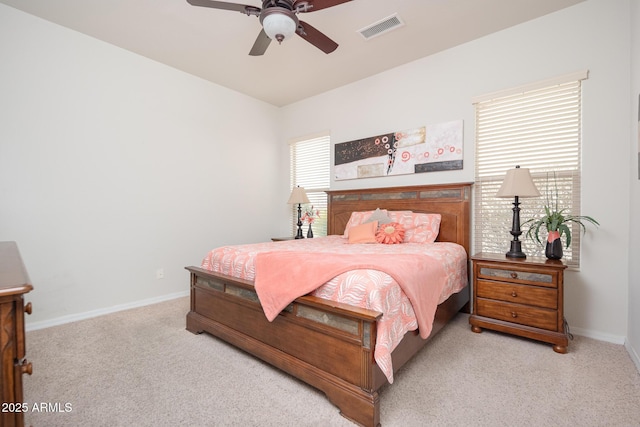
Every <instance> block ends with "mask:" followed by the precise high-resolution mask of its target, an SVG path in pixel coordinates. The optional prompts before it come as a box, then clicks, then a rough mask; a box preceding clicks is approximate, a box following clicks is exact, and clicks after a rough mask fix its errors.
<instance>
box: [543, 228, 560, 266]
mask: <svg viewBox="0 0 640 427" xmlns="http://www.w3.org/2000/svg"><path fill="white" fill-rule="evenodd" d="M544 254H545V255H546V256H547V258H549V259H560V258H562V240H560V232H559V231H557V230H556V231H550V232H549V236H548V237H547V247H546V248H545V250H544Z"/></svg>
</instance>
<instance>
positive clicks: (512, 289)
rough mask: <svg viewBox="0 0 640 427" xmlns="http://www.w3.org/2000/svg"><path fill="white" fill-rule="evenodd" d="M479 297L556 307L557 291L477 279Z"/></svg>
mask: <svg viewBox="0 0 640 427" xmlns="http://www.w3.org/2000/svg"><path fill="white" fill-rule="evenodd" d="M476 286H477V287H478V289H477V291H476V292H477V295H478V297H479V298H489V299H496V300H500V301H507V302H513V303H517V304H527V305H535V306H537V307H544V308H552V309H554V310H555V309H557V308H558V291H557V290H555V289H549V288H540V287H536V286H527V285H512V284H509V283H500V282H491V281H487V280H478V281H477V283H476Z"/></svg>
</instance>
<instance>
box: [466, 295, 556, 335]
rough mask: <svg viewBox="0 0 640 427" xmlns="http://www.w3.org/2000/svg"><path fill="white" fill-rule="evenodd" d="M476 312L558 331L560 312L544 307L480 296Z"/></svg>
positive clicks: (506, 320)
mask: <svg viewBox="0 0 640 427" xmlns="http://www.w3.org/2000/svg"><path fill="white" fill-rule="evenodd" d="M476 303H477V306H476V312H477V314H478V315H479V316H484V317H490V318H493V319H498V320H503V321H505V322H511V323H519V324H521V325H527V326H533V327H534V328H541V329H546V330H549V331H556V330H557V327H558V326H557V325H558V312H557V311H556V310H548V309H544V308H535V307H530V306H525V305H520V304H511V303H508V302H500V301H493V300H487V299H484V298H478V299H477V301H476Z"/></svg>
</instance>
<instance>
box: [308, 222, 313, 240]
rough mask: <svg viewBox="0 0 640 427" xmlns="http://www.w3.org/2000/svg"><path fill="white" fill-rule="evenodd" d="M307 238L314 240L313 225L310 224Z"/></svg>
mask: <svg viewBox="0 0 640 427" xmlns="http://www.w3.org/2000/svg"><path fill="white" fill-rule="evenodd" d="M307 238H308V239H311V238H313V230H312V229H311V224H309V230H307Z"/></svg>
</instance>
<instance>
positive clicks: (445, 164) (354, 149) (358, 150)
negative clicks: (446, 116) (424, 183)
mask: <svg viewBox="0 0 640 427" xmlns="http://www.w3.org/2000/svg"><path fill="white" fill-rule="evenodd" d="M462 146H463V138H462V120H456V121H451V122H446V123H438V124H433V125H427V126H423V127H420V128H415V129H409V130H404V131H398V132H391V133H387V134H383V135H377V136H372V137H369V138H364V139H357V140H354V141H348V142H342V143H338V144H335V146H334V149H335V152H334V178H335V179H336V180H343V179H357V178H371V177H378V176H393V175H406V174H412V173H421V172H436V171H446V170H456V169H462V159H463V156H462V154H463V153H462Z"/></svg>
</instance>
